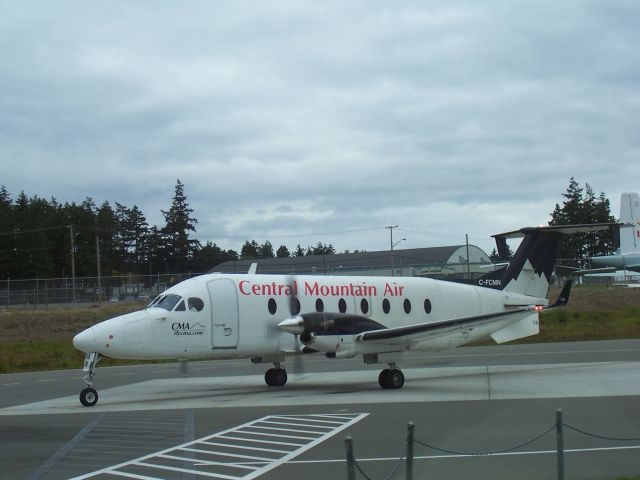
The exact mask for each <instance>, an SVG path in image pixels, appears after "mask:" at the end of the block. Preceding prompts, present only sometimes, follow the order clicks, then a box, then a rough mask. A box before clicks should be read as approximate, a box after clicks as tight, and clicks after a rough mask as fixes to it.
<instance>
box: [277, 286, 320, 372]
mask: <svg viewBox="0 0 640 480" xmlns="http://www.w3.org/2000/svg"><path fill="white" fill-rule="evenodd" d="M286 283H287V285H288V286H289V289H288V297H289V298H288V300H289V301H288V304H289V314H290V315H291V317H289V318H287V319H286V320H283V321H282V322H280V323H279V324H278V327H280V328H281V329H282V330H284V331H285V332H289V333H291V334H293V349H292V350H294V351H295V352H296V353H295V354H294V355H293V365H292V368H291V372H292V373H305V365H304V361H303V359H302V357H303V355H304V354H306V353H313V352H314V350H311V349H309V348H308V347H307V346H305V345H304V343H307V342H308V341H309V340H310V339H311V334H310V333H309V332H308V331H306V330H305V320H304V318H303V317H302V316H301V315H300V310H301V305H300V300H299V299H298V295H297V292H298V284H297V280H296V276H295V275H288V276H287V280H286ZM304 337H308V339H307V340H306V341H305V338H304Z"/></svg>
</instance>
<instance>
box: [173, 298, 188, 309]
mask: <svg viewBox="0 0 640 480" xmlns="http://www.w3.org/2000/svg"><path fill="white" fill-rule="evenodd" d="M186 310H187V309H186V308H185V306H184V300H181V301H180V303H179V304H178V306H177V307H176V309H175V310H174V312H184V311H186Z"/></svg>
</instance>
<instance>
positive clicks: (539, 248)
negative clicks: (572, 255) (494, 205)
mask: <svg viewBox="0 0 640 480" xmlns="http://www.w3.org/2000/svg"><path fill="white" fill-rule="evenodd" d="M614 225H615V224H609V223H603V224H586V225H554V226H549V227H531V228H523V229H521V230H517V231H515V232H508V233H501V234H499V235H494V237H498V238H505V239H506V238H517V237H524V239H523V240H522V243H520V246H519V247H518V250H516V253H515V254H514V255H513V259H512V260H511V261H510V262H509V266H508V267H507V269H506V270H505V273H504V276H503V277H502V286H503V290H504V291H507V292H514V293H521V294H523V295H529V296H532V297H538V298H544V297H546V296H547V290H548V289H549V283H551V275H552V274H553V269H554V267H555V263H556V256H557V252H558V245H559V243H560V236H561V235H562V234H572V233H587V232H594V231H601V230H608V229H610V228H612V227H613V226H614Z"/></svg>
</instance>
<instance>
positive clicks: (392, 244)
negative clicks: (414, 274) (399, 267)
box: [384, 225, 406, 277]
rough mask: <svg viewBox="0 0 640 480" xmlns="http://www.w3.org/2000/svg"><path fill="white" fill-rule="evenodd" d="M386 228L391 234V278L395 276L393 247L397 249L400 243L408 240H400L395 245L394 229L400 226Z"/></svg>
mask: <svg viewBox="0 0 640 480" xmlns="http://www.w3.org/2000/svg"><path fill="white" fill-rule="evenodd" d="M384 228H388V229H389V233H390V234H391V242H390V245H391V276H392V277H393V276H394V272H393V269H394V255H393V247H395V246H396V245H398V244H399V243H400V242H402V241H403V240H406V238H401V239H400V240H398V241H397V242H396V243H393V229H394V228H398V225H388V226H386V227H384Z"/></svg>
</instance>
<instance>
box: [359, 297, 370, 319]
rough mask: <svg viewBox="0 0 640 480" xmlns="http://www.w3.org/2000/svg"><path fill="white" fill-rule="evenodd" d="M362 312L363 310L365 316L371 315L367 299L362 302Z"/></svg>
mask: <svg viewBox="0 0 640 480" xmlns="http://www.w3.org/2000/svg"><path fill="white" fill-rule="evenodd" d="M360 310H362V313H364V314H365V315H366V314H367V313H369V302H368V301H367V299H366V298H363V299H362V300H360Z"/></svg>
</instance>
